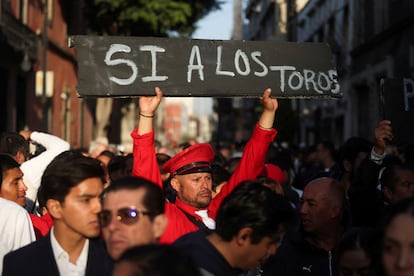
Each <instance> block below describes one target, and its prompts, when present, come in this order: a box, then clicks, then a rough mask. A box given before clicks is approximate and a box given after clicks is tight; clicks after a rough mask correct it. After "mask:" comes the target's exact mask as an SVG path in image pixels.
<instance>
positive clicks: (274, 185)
mask: <svg viewBox="0 0 414 276" xmlns="http://www.w3.org/2000/svg"><path fill="white" fill-rule="evenodd" d="M257 181H259V182H261V183H262V184H263V185H264V186H266V187H268V188H269V189H271V190H272V191H273V192H275V193H277V194H279V195H284V194H285V192H284V191H283V187H282V184H280V183H279V182H277V181H276V180H274V179H273V178H270V177H265V176H262V177H259V178H257Z"/></svg>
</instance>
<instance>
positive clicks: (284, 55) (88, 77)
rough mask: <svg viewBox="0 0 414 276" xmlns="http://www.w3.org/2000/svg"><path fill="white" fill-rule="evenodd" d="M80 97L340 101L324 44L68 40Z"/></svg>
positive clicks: (185, 40) (337, 86)
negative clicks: (265, 96)
mask: <svg viewBox="0 0 414 276" xmlns="http://www.w3.org/2000/svg"><path fill="white" fill-rule="evenodd" d="M69 46H70V47H74V48H75V50H76V58H77V61H78V79H79V83H78V94H79V96H80V97H130V96H139V95H153V94H154V87H155V86H159V87H160V88H161V89H162V90H163V92H164V95H165V96H195V97H206V96H208V97H257V96H260V95H262V93H263V91H264V89H266V88H268V87H270V88H272V95H274V96H276V97H278V98H339V97H342V93H341V91H340V86H339V81H338V79H337V72H336V69H335V68H334V66H333V64H332V55H331V51H330V48H329V46H328V45H327V44H324V43H293V42H274V41H234V40H229V41H224V40H223V41H222V40H192V39H178V38H153V37H112V36H105V37H96V36H72V37H70V40H69Z"/></svg>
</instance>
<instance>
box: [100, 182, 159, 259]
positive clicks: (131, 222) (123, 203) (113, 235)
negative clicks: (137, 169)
mask: <svg viewBox="0 0 414 276" xmlns="http://www.w3.org/2000/svg"><path fill="white" fill-rule="evenodd" d="M101 199H102V211H101V212H100V213H99V215H98V218H99V224H100V226H101V229H102V234H103V238H104V240H105V243H106V247H107V250H108V252H109V255H111V257H112V258H113V259H115V260H116V259H118V258H119V257H120V256H121V254H122V253H123V252H124V251H125V250H126V249H127V248H130V247H132V246H136V245H144V244H151V243H156V242H157V240H158V238H159V237H160V236H161V235H162V234H163V232H164V230H165V228H166V226H167V218H166V216H165V215H164V209H165V207H164V205H165V200H164V196H163V193H162V190H161V189H160V188H159V187H158V186H157V185H156V184H154V183H151V182H149V181H147V180H145V179H143V178H137V177H124V178H121V179H118V180H115V181H113V182H112V183H111V185H109V186H108V187H107V188H106V189H105V190H104V191H103V193H102V196H101Z"/></svg>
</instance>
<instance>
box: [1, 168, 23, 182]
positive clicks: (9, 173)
mask: <svg viewBox="0 0 414 276" xmlns="http://www.w3.org/2000/svg"><path fill="white" fill-rule="evenodd" d="M22 176H23V172H22V170H21V169H20V168H19V167H14V168H11V169H8V170H6V171H5V172H3V179H5V178H9V177H13V178H19V177H22Z"/></svg>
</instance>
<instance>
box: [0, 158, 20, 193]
mask: <svg viewBox="0 0 414 276" xmlns="http://www.w3.org/2000/svg"><path fill="white" fill-rule="evenodd" d="M19 167H20V165H19V163H17V161H16V160H14V159H13V158H12V157H11V156H10V155H7V154H0V168H1V170H0V187H1V183H2V182H3V175H4V176H5V175H6V171H8V170H11V169H14V168H19Z"/></svg>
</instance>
